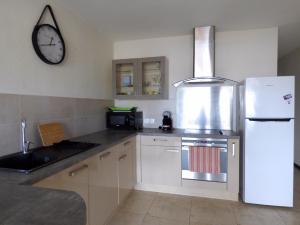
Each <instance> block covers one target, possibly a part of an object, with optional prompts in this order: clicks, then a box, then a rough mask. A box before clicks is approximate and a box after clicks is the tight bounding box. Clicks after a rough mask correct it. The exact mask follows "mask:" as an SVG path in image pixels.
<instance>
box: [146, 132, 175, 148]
mask: <svg viewBox="0 0 300 225" xmlns="http://www.w3.org/2000/svg"><path fill="white" fill-rule="evenodd" d="M141 145H151V146H172V147H181V138H179V137H166V136H143V135H142V136H141Z"/></svg>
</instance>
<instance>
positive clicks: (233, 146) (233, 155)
mask: <svg viewBox="0 0 300 225" xmlns="http://www.w3.org/2000/svg"><path fill="white" fill-rule="evenodd" d="M232 157H235V142H233V143H232Z"/></svg>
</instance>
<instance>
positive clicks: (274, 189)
mask: <svg viewBox="0 0 300 225" xmlns="http://www.w3.org/2000/svg"><path fill="white" fill-rule="evenodd" d="M294 83H295V78H294V77H293V76H283V77H277V76H276V77H261V78H248V79H246V81H245V83H244V87H243V91H242V92H243V101H242V108H243V109H242V115H243V116H242V127H243V129H242V130H243V131H242V132H243V152H242V158H243V200H244V202H246V203H253V204H262V205H272V206H286V207H292V206H293V180H294V178H293V177H294V174H293V171H294V105H295V104H294V102H295V85H294Z"/></svg>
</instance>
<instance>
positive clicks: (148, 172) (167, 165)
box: [135, 135, 239, 201]
mask: <svg viewBox="0 0 300 225" xmlns="http://www.w3.org/2000/svg"><path fill="white" fill-rule="evenodd" d="M139 141H140V145H139V148H138V149H137V155H140V157H139V158H137V163H136V165H137V170H139V172H138V173H139V174H140V176H139V177H138V179H137V181H138V182H137V185H136V187H135V188H136V189H138V190H144V191H154V192H164V193H171V194H180V195H189V196H198V197H209V198H218V199H227V200H233V201H238V198H239V139H238V138H228V140H227V141H228V142H227V156H228V157H227V163H226V164H227V166H228V167H227V182H226V183H223V182H210V181H206V180H196V179H195V180H194V179H182V176H181V157H182V156H181V138H179V137H166V136H147V135H141V136H140V139H139Z"/></svg>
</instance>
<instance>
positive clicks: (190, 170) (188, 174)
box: [181, 137, 228, 183]
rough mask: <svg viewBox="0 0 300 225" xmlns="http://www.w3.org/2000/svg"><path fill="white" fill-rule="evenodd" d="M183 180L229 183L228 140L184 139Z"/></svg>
mask: <svg viewBox="0 0 300 225" xmlns="http://www.w3.org/2000/svg"><path fill="white" fill-rule="evenodd" d="M181 154H182V157H181V160H182V165H181V168H182V179H187V180H201V181H212V182H222V183H225V182H227V168H228V165H227V139H218V138H197V137H183V138H182V153H181Z"/></svg>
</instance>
